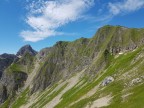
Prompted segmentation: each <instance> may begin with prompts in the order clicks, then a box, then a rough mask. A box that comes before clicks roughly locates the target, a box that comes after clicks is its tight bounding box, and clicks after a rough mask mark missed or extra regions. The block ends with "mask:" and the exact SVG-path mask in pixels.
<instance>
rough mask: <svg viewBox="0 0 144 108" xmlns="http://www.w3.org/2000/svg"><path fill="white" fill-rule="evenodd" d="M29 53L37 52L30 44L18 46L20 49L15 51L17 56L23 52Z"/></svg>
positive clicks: (34, 53)
mask: <svg viewBox="0 0 144 108" xmlns="http://www.w3.org/2000/svg"><path fill="white" fill-rule="evenodd" d="M26 53H29V54H30V55H33V56H34V55H36V54H37V52H36V51H35V50H34V49H32V47H31V46H30V45H25V46H23V47H21V48H20V50H19V51H18V52H17V54H16V55H17V56H23V55H24V54H26Z"/></svg>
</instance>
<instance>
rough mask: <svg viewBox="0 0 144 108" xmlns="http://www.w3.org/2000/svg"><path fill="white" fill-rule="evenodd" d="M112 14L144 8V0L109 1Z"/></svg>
mask: <svg viewBox="0 0 144 108" xmlns="http://www.w3.org/2000/svg"><path fill="white" fill-rule="evenodd" d="M108 7H109V9H110V13H111V14H112V15H118V14H125V13H129V12H133V11H136V10H138V9H141V8H144V0H124V1H123V2H116V3H109V4H108Z"/></svg>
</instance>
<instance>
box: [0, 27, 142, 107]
mask: <svg viewBox="0 0 144 108" xmlns="http://www.w3.org/2000/svg"><path fill="white" fill-rule="evenodd" d="M143 45H144V29H135V28H126V27H122V26H110V25H106V26H104V27H102V28H100V29H99V30H98V31H97V33H96V34H95V35H94V37H92V38H90V39H87V38H80V39H78V40H75V41H73V42H66V41H59V42H57V43H56V44H55V45H54V46H53V47H50V48H45V49H42V50H41V51H39V52H38V53H37V54H35V51H34V50H30V52H29V51H28V52H27V53H25V51H27V50H25V51H24V53H21V54H22V57H21V58H18V59H17V60H15V61H14V62H13V63H12V64H11V66H9V67H8V68H7V69H5V71H4V74H3V75H2V78H1V82H0V84H1V87H0V88H1V90H3V92H0V99H1V100H2V101H0V102H1V103H3V102H4V101H6V100H7V101H8V99H9V98H10V99H11V98H12V97H13V96H16V97H17V98H16V99H15V101H14V102H9V105H10V106H11V107H12V108H15V107H17V108H19V107H20V106H21V105H24V104H26V103H23V102H22V103H21V105H20V106H19V105H18V102H17V101H19V97H18V96H17V95H16V93H17V92H19V91H22V93H26V94H27V95H24V96H27V97H29V98H27V99H28V100H29V99H30V97H31V96H33V95H34V94H35V93H41V92H45V91H47V90H48V89H51V91H53V90H54V88H53V86H54V85H57V86H59V85H61V84H62V83H61V81H62V82H63V83H64V84H62V87H61V89H58V91H57V92H54V93H53V94H52V96H51V95H50V96H51V97H49V98H48V100H47V101H46V100H45V98H44V97H43V98H41V99H42V100H43V99H44V100H45V103H41V104H42V105H40V106H39V107H40V108H41V107H42V108H43V107H44V106H48V105H51V104H50V102H51V101H52V102H53V101H54V100H52V99H55V98H54V97H55V96H57V95H59V93H58V92H60V93H61V92H62V90H65V92H64V91H63V95H68V97H65V96H62V97H63V100H61V101H60V102H58V101H57V102H56V103H57V104H53V105H52V106H53V107H56V108H57V107H58V108H63V107H64V106H67V107H73V108H81V107H84V106H86V103H87V104H88V102H90V100H91V99H92V97H91V95H90V96H89V98H84V99H81V98H80V97H82V96H84V95H85V94H87V93H88V91H91V89H92V88H93V87H94V88H93V89H94V90H95V87H98V89H99V90H101V89H100V88H102V87H101V86H100V87H99V86H98V85H99V83H100V82H101V81H102V79H103V80H104V84H103V85H105V84H106V88H107V89H108V90H109V89H110V88H109V86H111V84H110V85H108V86H107V84H109V83H111V82H112V84H113V85H114V84H115V83H116V82H118V80H117V77H118V79H119V77H120V76H114V75H113V73H115V71H116V72H117V73H119V74H122V75H123V73H122V72H121V71H120V70H125V68H127V67H128V68H129V69H127V70H131V71H132V72H133V70H132V66H131V65H134V64H135V65H136V63H137V62H138V63H140V61H139V59H141V58H143V56H140V57H139V56H137V55H140V54H143ZM24 47H25V46H24ZM22 48H23V47H22ZM30 49H31V48H30ZM22 52H23V51H22ZM32 52H34V53H32ZM18 55H19V54H18ZM135 57H137V60H136V61H134V62H132V61H133V60H135V59H136V58H135ZM127 59H129V60H128V61H127ZM125 60H126V61H125ZM122 62H123V64H124V65H127V67H124V66H123V64H122ZM130 62H132V63H130ZM115 64H116V65H115ZM141 64H143V62H142V63H141ZM141 64H139V66H141ZM136 68H138V67H137V65H136ZM119 69H120V70H119ZM138 70H139V69H138ZM81 72H82V74H80V75H81V76H79V80H80V82H81V83H80V82H79V81H78V82H77V81H76V82H77V83H76V82H75V83H72V82H73V81H72V82H71V80H70V78H71V77H74V76H75V75H76V76H77V74H79V73H81ZM140 72H141V70H140ZM125 73H127V72H125ZM105 74H106V75H105ZM115 74H116V73H115ZM33 75H34V76H33ZM140 75H141V74H140ZM110 76H111V77H110ZM133 77H134V76H133ZM31 78H32V79H31ZM104 78H106V79H104ZM29 79H31V80H29ZM27 80H28V81H27ZM126 80H130V79H129V78H127V79H126ZM133 80H134V79H133ZM65 81H67V82H65ZM98 81H100V82H98ZM25 82H27V84H26V86H25ZM133 82H134V81H133ZM68 83H71V86H70V85H69V84H68ZM126 83H127V82H126ZM136 83H137V81H136ZM77 84H78V85H77ZM83 84H85V85H83ZM118 84H119V82H118ZM93 85H95V86H93ZM77 86H78V87H79V88H80V89H78V88H77ZM115 86H116V85H114V87H115ZM83 87H86V88H83ZM81 88H82V89H81ZM119 88H120V87H119ZM23 89H24V90H23ZM123 89H125V88H123ZM75 90H78V91H77V92H76V91H75ZM120 90H121V88H120ZM79 91H81V92H79ZM95 91H96V90H95ZM110 91H112V90H110ZM28 92H29V93H28ZM47 92H48V91H47ZM49 92H50V91H49ZM69 92H70V93H71V92H72V93H73V95H72V96H71V95H70V94H69ZM112 92H114V93H117V92H115V91H112ZM82 93H83V94H82ZM94 93H95V92H94ZM98 93H99V92H98ZM103 93H105V91H103ZM92 94H93V93H92ZM96 94H97V93H96ZM40 95H41V94H40ZM93 95H94V94H93ZM93 95H92V96H93ZM96 96H98V94H97V95H96ZM41 97H42V95H41ZM62 97H61V98H62ZM67 99H70V100H69V101H67ZM78 99H80V101H78ZM76 100H77V102H76V104H73V102H75V101H76ZM85 100H87V102H85ZM23 101H24V100H23ZM25 101H26V100H25ZM25 101H24V102H25ZM35 101H36V100H35ZM91 101H92V100H91ZM64 102H66V103H64ZM81 102H82V104H81ZM83 102H85V103H83ZM92 102H93V101H92ZM38 103H40V102H38ZM38 103H33V104H32V105H31V106H29V107H30V108H31V107H37V105H38ZM121 104H122V103H121ZM4 105H5V104H4ZM26 105H27V104H26ZM79 105H80V106H79ZM112 105H115V103H112ZM78 106H79V107H78ZM29 107H27V108H29ZM53 107H48V108H53Z"/></svg>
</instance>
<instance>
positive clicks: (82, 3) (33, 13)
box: [20, 0, 94, 42]
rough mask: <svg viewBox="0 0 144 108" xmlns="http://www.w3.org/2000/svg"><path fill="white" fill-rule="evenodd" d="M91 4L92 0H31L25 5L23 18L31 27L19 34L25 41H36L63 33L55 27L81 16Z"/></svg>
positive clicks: (92, 3)
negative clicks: (25, 11)
mask: <svg viewBox="0 0 144 108" xmlns="http://www.w3.org/2000/svg"><path fill="white" fill-rule="evenodd" d="M28 2H29V0H28ZM92 5H94V0H55V1H45V0H38V1H33V2H31V3H30V5H29V6H28V7H27V9H28V10H29V13H28V15H27V18H26V20H25V21H26V23H27V24H28V25H29V26H30V27H31V28H32V29H31V30H24V31H22V32H21V33H20V35H21V36H22V37H23V38H24V40H25V41H32V42H37V41H39V40H43V39H45V38H47V37H49V36H54V35H61V34H64V33H61V32H58V31H57V29H58V28H59V27H61V26H63V25H65V24H68V23H70V22H73V21H76V20H78V19H79V18H82V17H81V16H83V14H84V13H85V12H86V11H87V10H88V9H89V8H90V7H91V6H92Z"/></svg>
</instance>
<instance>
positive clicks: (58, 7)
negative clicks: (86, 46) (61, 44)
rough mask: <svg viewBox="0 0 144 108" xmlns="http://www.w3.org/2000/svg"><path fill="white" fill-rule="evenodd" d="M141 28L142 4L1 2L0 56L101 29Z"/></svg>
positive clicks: (111, 0) (112, 0)
mask: <svg viewBox="0 0 144 108" xmlns="http://www.w3.org/2000/svg"><path fill="white" fill-rule="evenodd" d="M107 24H110V25H122V26H126V27H135V28H143V27H144V0H1V1H0V54H2V53H14V54H15V53H16V52H17V51H18V49H19V48H20V47H21V46H23V45H25V44H30V45H31V46H32V47H33V48H34V49H35V50H37V51H39V50H40V49H42V48H45V47H50V46H52V45H54V44H55V43H56V42H57V41H60V40H63V41H73V40H75V39H78V38H80V37H87V38H90V37H92V36H93V35H94V34H95V32H96V31H97V29H98V28H99V27H101V26H104V25H107Z"/></svg>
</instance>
